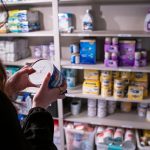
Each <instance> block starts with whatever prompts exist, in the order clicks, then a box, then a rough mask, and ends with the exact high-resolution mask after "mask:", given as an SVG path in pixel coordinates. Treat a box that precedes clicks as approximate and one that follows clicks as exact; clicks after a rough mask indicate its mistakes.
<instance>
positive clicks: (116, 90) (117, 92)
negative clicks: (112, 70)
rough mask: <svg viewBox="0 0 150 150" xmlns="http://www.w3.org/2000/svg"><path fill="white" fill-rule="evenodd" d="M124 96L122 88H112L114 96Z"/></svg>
mask: <svg viewBox="0 0 150 150" xmlns="http://www.w3.org/2000/svg"><path fill="white" fill-rule="evenodd" d="M123 97H124V89H114V98H115V99H120V98H123Z"/></svg>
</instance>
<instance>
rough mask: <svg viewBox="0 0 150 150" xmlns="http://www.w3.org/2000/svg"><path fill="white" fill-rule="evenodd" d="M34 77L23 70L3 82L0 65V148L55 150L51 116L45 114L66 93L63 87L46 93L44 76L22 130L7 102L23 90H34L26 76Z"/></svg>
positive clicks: (46, 81)
mask: <svg viewBox="0 0 150 150" xmlns="http://www.w3.org/2000/svg"><path fill="white" fill-rule="evenodd" d="M32 73H34V70H33V69H32V68H31V67H28V66H26V67H24V68H22V69H21V70H19V71H18V72H17V73H16V74H15V75H13V76H12V77H11V78H9V79H8V80H7V77H6V72H5V70H4V67H3V65H2V63H1V62H0V119H1V121H0V136H1V138H0V139H1V140H0V146H1V148H3V149H5V150H7V149H10V148H11V149H13V150H56V149H57V148H56V147H55V145H54V144H53V132H54V124H53V119H52V116H51V114H50V113H49V112H47V111H46V108H47V107H48V105H49V104H50V103H52V102H53V101H55V100H56V99H58V98H60V95H61V93H62V92H64V91H65V90H66V84H65V85H64V86H62V87H59V88H54V89H49V88H48V82H49V79H50V74H47V75H46V77H45V79H44V81H43V84H42V85H41V86H40V89H39V91H38V92H37V93H36V95H35V96H34V98H33V104H32V107H33V108H32V109H31V110H30V112H29V114H28V116H27V118H26V120H25V121H24V125H23V129H21V126H20V123H19V121H18V117H17V112H16V109H15V108H14V106H13V104H12V102H11V101H14V99H15V97H16V94H17V93H18V92H19V91H21V90H23V89H25V88H27V87H35V86H36V85H34V84H32V83H31V82H30V81H29V79H28V75H30V74H32Z"/></svg>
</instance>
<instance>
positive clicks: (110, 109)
mask: <svg viewBox="0 0 150 150" xmlns="http://www.w3.org/2000/svg"><path fill="white" fill-rule="evenodd" d="M116 106H117V102H113V101H109V102H108V114H113V113H114V112H115V110H116Z"/></svg>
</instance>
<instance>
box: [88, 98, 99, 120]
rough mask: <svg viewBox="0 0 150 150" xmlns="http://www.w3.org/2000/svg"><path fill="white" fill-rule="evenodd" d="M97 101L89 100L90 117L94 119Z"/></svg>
mask: <svg viewBox="0 0 150 150" xmlns="http://www.w3.org/2000/svg"><path fill="white" fill-rule="evenodd" d="M96 106H97V100H96V99H88V116H89V117H94V116H96V110H97V108H96Z"/></svg>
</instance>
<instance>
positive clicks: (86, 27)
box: [82, 9, 93, 31]
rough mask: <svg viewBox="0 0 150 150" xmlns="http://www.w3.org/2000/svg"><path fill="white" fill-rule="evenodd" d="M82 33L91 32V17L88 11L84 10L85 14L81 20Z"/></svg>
mask: <svg viewBox="0 0 150 150" xmlns="http://www.w3.org/2000/svg"><path fill="white" fill-rule="evenodd" d="M82 29H83V31H93V17H92V16H91V14H90V9H87V10H86V14H85V15H84V17H83V20H82Z"/></svg>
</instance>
